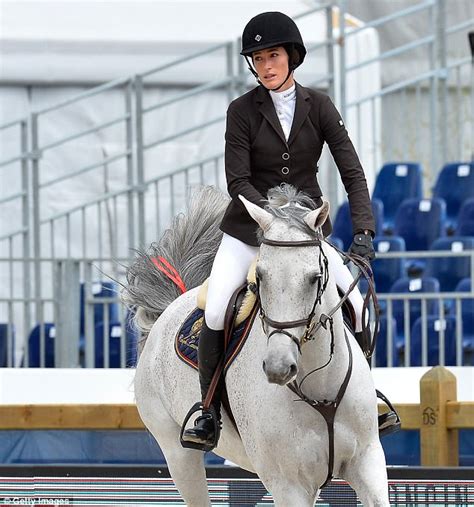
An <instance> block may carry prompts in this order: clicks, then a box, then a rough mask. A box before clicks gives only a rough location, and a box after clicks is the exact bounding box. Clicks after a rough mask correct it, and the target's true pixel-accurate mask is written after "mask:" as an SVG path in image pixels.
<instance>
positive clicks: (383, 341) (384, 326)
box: [375, 315, 397, 367]
mask: <svg viewBox="0 0 474 507" xmlns="http://www.w3.org/2000/svg"><path fill="white" fill-rule="evenodd" d="M390 327H391V328H392V340H393V341H392V344H393V347H392V349H393V350H395V339H396V337H397V321H396V320H395V319H394V318H393V317H392V319H391V326H390ZM388 329H389V326H388V318H387V316H386V315H382V316H381V317H380V329H379V334H378V336H377V345H376V347H375V365H376V366H383V367H385V366H387V341H388V339H387V337H388ZM393 357H394V359H395V354H394V356H393Z"/></svg>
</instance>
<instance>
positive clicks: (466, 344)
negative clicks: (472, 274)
mask: <svg viewBox="0 0 474 507" xmlns="http://www.w3.org/2000/svg"><path fill="white" fill-rule="evenodd" d="M456 292H471V279H470V278H464V279H463V280H461V281H460V282H459V283H458V285H457V287H456ZM461 318H462V348H463V364H464V365H470V366H474V298H472V299H463V300H462V302H461Z"/></svg>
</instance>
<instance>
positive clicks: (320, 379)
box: [298, 287, 349, 399]
mask: <svg viewBox="0 0 474 507" xmlns="http://www.w3.org/2000/svg"><path fill="white" fill-rule="evenodd" d="M336 294H337V292H336V288H335V287H334V291H331V295H332V296H333V297H329V298H325V300H324V301H323V302H322V304H321V306H319V308H320V310H321V312H320V313H319V312H318V314H319V316H320V315H322V314H326V315H329V312H330V311H331V310H332V309H333V308H334V306H336V304H337V302H338V299H337V296H336ZM319 308H318V309H319ZM319 316H316V322H317V321H318V320H319ZM332 319H333V321H332V322H333V325H332V329H333V333H334V354H333V356H332V359H331V361H330V362H329V364H328V365H327V366H325V367H324V368H322V369H321V370H318V371H316V372H314V373H312V374H310V375H309V376H308V378H307V379H306V380H305V381H304V384H303V387H302V389H303V392H304V393H305V394H306V395H307V396H309V397H312V398H314V399H333V398H334V397H335V396H336V394H337V392H338V390H339V387H340V385H341V384H342V382H343V379H344V377H345V375H346V372H347V368H348V364H349V351H348V348H347V344H346V340H345V338H344V333H345V329H344V320H343V317H342V311H341V310H338V311H337V312H336V313H335V314H334V315H333V317H332ZM331 341H332V337H331V326H330V323H329V321H328V322H327V325H326V329H324V328H323V327H321V328H320V329H319V331H318V332H317V334H316V336H315V339H314V340H311V341H309V342H308V343H307V344H306V345H304V347H303V353H302V358H301V369H300V373H299V375H298V381H301V380H302V378H303V377H304V376H305V375H307V374H308V373H310V372H311V371H313V370H315V368H319V367H321V366H324V365H325V364H326V363H327V362H328V361H329V359H330V356H331Z"/></svg>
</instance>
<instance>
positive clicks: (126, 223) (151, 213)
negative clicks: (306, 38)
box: [0, 0, 474, 366]
mask: <svg viewBox="0 0 474 507" xmlns="http://www.w3.org/2000/svg"><path fill="white" fill-rule="evenodd" d="M335 6H337V7H339V9H340V10H339V14H340V15H339V18H338V19H339V21H338V24H337V26H336V27H335V26H334V19H335V18H334V15H335V11H334V10H333V7H335ZM444 9H445V0H425V1H420V2H419V3H417V4H416V5H414V6H412V7H410V8H409V9H405V10H403V11H400V12H397V13H395V14H392V15H390V16H385V17H383V18H379V19H376V20H373V21H371V22H369V23H366V24H365V25H364V27H360V28H357V27H356V28H353V27H352V28H350V29H348V28H347V27H346V25H345V23H344V16H343V14H344V12H345V1H344V0H340V1H337V2H336V1H328V2H324V3H322V4H321V5H319V6H318V7H315V8H313V9H311V10H308V11H307V12H305V13H302V14H301V15H299V16H297V17H296V18H298V19H312V18H311V17H312V16H316V15H321V14H322V15H323V16H324V18H325V20H326V40H324V41H322V42H321V43H317V44H313V45H310V46H308V53H309V55H316V56H318V58H320V59H321V61H323V62H324V68H323V69H320V77H319V78H318V79H316V80H315V81H314V82H313V83H312V86H314V87H318V88H323V89H325V90H326V91H327V92H328V93H329V94H330V95H332V96H334V97H336V98H337V100H338V103H339V108H340V110H341V112H342V114H343V116H345V115H350V114H351V112H352V113H354V114H355V116H354V117H355V120H354V121H355V122H358V121H360V118H361V114H362V111H363V110H364V109H367V108H368V110H369V111H370V112H371V115H372V116H373V118H374V121H373V122H372V124H371V125H372V129H373V130H374V132H373V136H374V139H375V138H376V130H380V131H382V132H383V138H382V150H381V153H382V160H385V159H387V158H400V159H404V160H406V159H407V158H410V159H417V160H425V161H426V165H427V166H429V167H430V168H431V169H430V170H429V171H428V173H427V180H428V181H429V183H432V180H433V177H434V176H433V175H435V174H436V170H438V169H439V168H440V166H441V165H442V164H443V163H444V162H447V161H448V160H450V159H452V158H462V157H465V156H466V153H468V151H469V150H471V151H474V148H473V144H472V143H473V142H474V140H473V137H472V136H470V135H469V133H470V132H471V130H470V129H471V128H472V127H471V126H472V125H474V121H473V118H474V114H473V107H474V99H473V96H474V93H473V89H474V87H473V82H474V81H473V78H472V77H471V81H470V83H469V85H468V86H466V84H465V82H464V81H465V75H466V72H467V69H468V68H469V66H470V62H471V60H470V58H469V57H468V56H466V58H464V59H462V60H459V61H448V59H447V57H446V46H447V44H448V43H449V40H450V38H451V37H453V36H455V35H456V34H459V33H463V32H466V33H467V30H468V29H469V28H470V27H472V26H474V20H466V21H464V22H462V23H460V24H457V25H455V26H449V27H448V26H446V24H445V21H444V19H445V18H444V16H443V13H444ZM415 15H417V16H425V17H428V18H429V19H430V20H431V21H432V23H431V25H430V26H431V27H432V29H431V30H432V31H431V33H430V34H429V35H427V36H425V37H423V38H422V39H420V40H417V41H413V42H410V43H409V44H406V45H404V46H402V47H399V48H396V49H393V50H391V51H388V52H385V53H382V54H380V55H379V56H378V57H377V58H374V59H372V58H370V59H367V60H365V61H363V62H359V63H357V64H356V65H353V66H349V65H347V64H346V53H345V51H346V45H347V44H350V41H351V38H352V37H355V36H356V35H357V34H358V33H360V32H361V31H362V30H364V29H367V28H377V27H380V26H385V25H389V26H390V23H393V22H394V21H396V20H399V19H403V18H404V17H406V16H415ZM466 40H467V37H466ZM238 45H239V42H238V41H231V42H228V43H226V44H219V45H216V46H212V47H210V48H209V49H208V50H206V51H205V52H200V53H196V54H193V55H188V56H187V57H185V58H181V59H179V60H176V61H174V62H168V63H166V64H163V65H160V66H158V67H156V68H154V69H151V70H149V71H146V72H143V73H141V74H137V75H134V76H129V77H125V78H122V79H118V80H115V81H113V82H110V83H106V84H104V85H102V86H98V87H95V88H93V89H91V90H88V91H86V92H84V93H81V94H80V95H77V96H75V97H72V98H70V99H67V100H64V101H61V102H58V103H56V104H53V105H51V106H48V107H44V108H42V109H40V110H36V111H33V112H32V113H31V114H29V115H28V116H27V117H25V118H20V119H18V120H16V121H12V122H9V123H7V124H4V125H0V136H2V139H4V140H5V143H6V144H7V145H8V146H9V147H10V149H9V153H10V155H9V158H8V159H3V160H2V159H0V172H2V173H3V174H7V173H8V174H9V175H11V174H15V177H14V178H13V180H12V181H14V184H13V185H11V186H9V187H8V189H6V188H4V189H3V190H2V194H1V195H2V197H1V198H0V214H1V216H2V221H3V226H2V227H3V230H4V232H2V235H1V237H0V276H1V279H2V282H3V283H2V291H1V293H0V321H4V322H5V323H6V327H5V336H6V338H5V339H6V340H7V343H8V344H9V345H8V347H7V349H6V350H7V357H6V359H5V364H7V365H9V366H11V365H13V364H14V357H13V355H14V354H13V347H12V346H11V342H12V340H13V338H15V340H16V343H17V344H24V349H23V352H24V353H23V364H25V365H27V364H28V362H29V355H30V351H29V346H28V336H29V335H30V334H31V331H32V330H33V329H34V328H37V327H38V326H39V343H40V346H39V350H40V354H39V366H46V364H47V358H46V352H45V349H44V346H46V343H47V342H48V337H47V332H50V331H51V327H49V328H48V329H47V328H46V326H45V324H46V323H50V324H55V326H54V333H56V336H60V338H61V340H62V339H63V337H64V336H69V337H70V338H71V340H72V342H74V343H75V342H76V338H77V337H76V334H74V333H76V331H74V332H73V330H72V327H67V324H66V322H65V320H67V319H66V317H64V315H63V316H62V317H61V311H63V310H62V309H61V310H60V309H59V308H58V307H59V306H61V307H62V306H64V305H62V304H61V305H59V303H63V302H64V301H65V298H70V299H68V304H69V305H71V308H72V309H74V308H75V309H76V310H77V308H79V307H81V305H82V307H83V308H84V309H85V310H84V312H85V314H84V318H82V317H81V316H79V320H81V321H84V322H85V321H86V320H87V319H89V320H87V321H88V322H89V323H88V324H87V325H86V329H87V332H85V333H84V330H83V329H82V331H81V332H80V333H79V337H78V339H79V340H83V341H84V343H81V346H80V347H79V349H78V350H79V351H80V352H79V358H78V359H77V361H78V363H77V364H83V365H87V366H93V365H94V360H93V352H92V348H91V347H92V343H93V340H94V338H93V335H95V334H96V333H92V327H93V326H92V325H91V324H90V322H92V321H91V319H92V317H90V315H89V313H90V314H92V313H93V311H94V305H97V304H99V303H98V298H94V297H92V296H91V295H90V294H89V296H87V297H86V296H83V300H84V301H85V303H84V302H83V303H81V302H80V301H79V303H78V301H77V298H78V297H79V298H80V297H81V296H80V294H81V286H82V287H85V289H82V291H83V293H84V294H86V293H87V291H88V290H89V288H88V287H90V290H92V288H91V287H92V286H93V282H94V280H96V281H97V280H103V279H104V273H106V274H107V275H110V276H111V277H112V278H114V279H117V280H120V279H121V278H122V277H123V268H121V267H120V264H119V263H117V262H115V261H116V260H121V262H122V263H123V264H126V262H127V259H129V258H130V256H131V255H132V252H133V249H134V248H137V247H141V246H146V245H147V244H148V243H150V242H151V241H153V240H156V239H157V238H158V237H159V236H160V235H161V234H162V232H163V231H164V229H165V228H166V227H167V225H168V224H169V222H170V219H171V217H172V216H173V215H175V214H176V213H177V212H178V211H180V210H181V209H182V208H183V205H184V202H185V198H186V195H187V192H188V190H189V188H190V186H192V185H194V184H203V183H204V184H215V185H218V186H221V187H222V188H224V187H225V182H224V171H223V153H222V148H223V130H224V120H225V108H226V104H228V102H229V101H230V100H231V99H232V98H234V97H235V96H237V95H238V94H240V93H242V92H243V91H245V90H246V89H247V87H248V86H249V80H248V72H247V70H246V69H245V68H244V64H243V60H242V58H240V57H238V50H237V47H238ZM420 50H423V51H425V52H426V61H427V62H428V64H427V69H426V71H425V70H424V71H423V72H420V73H419V74H418V75H416V76H413V78H412V79H408V80H403V81H401V82H398V83H391V84H390V85H388V86H386V87H384V88H383V89H382V90H381V91H380V92H377V93H374V94H373V95H369V96H366V97H362V98H360V99H358V100H356V101H352V102H351V101H348V100H347V99H346V95H347V90H346V82H347V79H348V76H350V75H351V73H353V72H354V71H356V70H357V69H361V68H364V67H366V68H370V66H371V65H373V64H374V62H375V61H377V62H384V61H386V60H388V59H390V58H393V57H396V56H398V55H400V54H409V53H410V52H411V51H420ZM467 52H468V50H467V42H466V55H467ZM215 55H220V56H224V62H225V64H224V67H223V68H222V69H218V74H217V76H215V79H214V80H212V81H209V82H208V83H205V84H202V85H198V86H192V87H189V88H187V89H185V90H180V91H177V92H173V93H172V94H168V95H167V94H162V96H160V97H158V98H156V97H155V96H154V95H153V94H152V95H147V86H148V80H149V79H150V77H156V75H157V74H158V73H165V72H170V70H173V69H179V66H180V65H189V63H190V62H197V61H199V60H200V59H203V58H212V57H214V56H215ZM252 86H253V84H252ZM216 91H219V94H220V95H219V96H218V97H217V96H214V95H209V94H212V93H214V92H216ZM425 92H427V93H426V96H425ZM202 96H209V97H212V100H217V101H218V102H219V104H220V106H221V110H220V112H218V113H217V114H215V115H214V116H211V117H207V118H206V119H205V121H204V122H198V123H196V124H190V123H189V121H188V119H187V118H186V117H183V118H181V117H179V115H177V109H176V108H177V107H178V106H183V107H188V104H191V103H192V101H193V100H195V99H196V98H197V97H202ZM106 97H113V100H115V105H116V107H115V108H114V113H113V114H112V115H108V116H107V117H104V118H102V117H101V116H100V115H97V117H96V120H94V121H93V122H92V123H91V124H90V125H88V126H87V128H80V129H77V128H76V129H75V128H74V127H71V126H70V125H69V124H68V122H67V121H65V118H66V119H68V118H70V117H72V116H74V115H75V114H77V111H76V108H77V106H78V104H83V103H87V104H88V107H90V108H91V109H92V110H94V111H95V110H97V111H99V110H100V105H101V102H102V101H104V100H106ZM426 97H428V98H429V102H428V103H427V104H426V103H425V102H424V101H426V100H428V99H427V98H426ZM410 100H411V102H410ZM390 101H397V107H396V108H393V107H392V108H388V109H387V111H392V112H393V111H395V113H396V114H394V116H393V117H388V113H387V111H385V109H386V105H387V104H389V103H390ZM380 104H382V110H383V111H382V113H383V115H382V116H380V115H379V113H380ZM466 105H467V106H466ZM447 110H454V111H458V113H459V114H458V115H456V116H455V117H453V118H452V117H450V118H451V120H450V121H451V123H449V124H448V123H447V122H446V117H447V116H446V111H447ZM386 113H387V114H386ZM169 114H173V115H177V116H178V119H179V121H177V122H176V126H175V127H176V128H175V129H174V130H173V129H172V128H171V127H170V128H168V126H167V125H164V123H165V121H164V119H165V118H166V117H167V116H166V115H169ZM410 114H414V117H413V118H411V117H410ZM382 117H383V124H382V123H381V122H382ZM408 118H410V119H408ZM460 118H461V119H460ZM46 122H50V123H54V124H55V125H56V126H57V128H56V129H55V133H56V134H57V135H56V137H55V138H54V139H51V138H49V137H48V136H46V135H45V134H46V132H45V131H46V128H45V124H46ZM407 122H409V123H410V125H411V126H412V127H411V129H407V128H405V126H406V123H407ZM156 124H158V125H160V129H158V131H157V128H156ZM384 125H388V127H389V128H383V126H384ZM426 125H427V131H428V132H429V139H424V138H421V137H417V136H418V135H420V136H421V134H420V133H421V132H422V130H423V128H422V127H423V126H426ZM362 130H363V129H362V128H361V126H360V125H359V128H358V129H357V131H358V132H359V138H356V139H354V142H355V145H356V147H357V146H358V145H360V144H361V143H362V142H363V139H362V137H363V133H362ZM413 132H414V133H415V135H413ZM203 136H207V139H211V140H213V142H209V143H206V145H207V146H209V148H208V150H207V152H206V153H201V151H200V150H197V152H196V151H193V152H191V153H190V154H189V156H187V155H186V153H184V154H183V156H182V157H179V158H178V162H176V163H175V164H174V165H170V166H169V167H167V166H165V168H164V170H160V171H157V170H156V168H155V167H154V163H155V162H153V161H154V160H156V157H158V158H160V157H163V153H165V152H166V149H167V148H168V147H169V146H170V144H172V143H176V142H178V141H179V143H182V144H180V145H179V146H182V145H185V144H186V143H187V142H188V140H191V141H193V140H195V139H196V138H197V137H203ZM97 139H99V140H100V141H101V142H100V143H98V142H97ZM111 140H112V141H111ZM424 141H426V142H424ZM425 145H426V146H428V147H429V148H427V149H428V152H429V155H428V158H427V156H426V149H425V150H424V151H423V148H422V147H423V146H425ZM92 147H93V149H92ZM160 150H161V151H160ZM78 152H80V153H81V155H83V156H81V157H80V159H81V162H82V161H86V162H84V163H78V162H77V160H76V159H78V158H79V157H76V155H77V153H78ZM373 153H374V154H375V153H377V151H376V150H374V151H373ZM156 154H158V155H156ZM152 155H154V156H155V158H152ZM374 156H375V155H374ZM382 160H375V161H374V164H375V165H377V166H380V164H381V163H382ZM58 161H61V162H58ZM64 161H66V162H64ZM52 165H54V166H55V167H56V168H57V167H58V165H60V167H61V171H60V172H59V174H58V175H55V176H54V177H51V176H50V174H49V171H48V168H49V167H51V166H52ZM112 174H113V175H114V178H112V177H111V175H112ZM331 178H332V179H330V180H329V184H328V186H327V189H326V190H327V193H328V196H329V197H330V199H331V201H332V202H333V203H337V202H338V197H337V196H338V195H339V194H340V182H339V181H338V178H337V177H336V176H334V175H332V176H331ZM85 182H88V183H89V186H91V185H90V182H92V187H93V191H92V192H88V193H87V195H86V196H85V197H82V196H79V194H81V192H77V195H78V197H75V198H74V200H73V202H64V197H62V196H63V195H64V190H65V189H69V191H70V192H71V194H72V193H74V191H75V190H76V189H77V190H81V188H82V186H83V185H84V184H85ZM45 204H48V207H46V206H45ZM334 208H335V206H334ZM45 210H47V212H46V211H45ZM77 263H78V264H77ZM95 269H96V271H95V272H94V270H95ZM78 277H79V278H78ZM78 280H79V282H78ZM72 283H74V284H75V286H77V284H78V283H79V285H78V287H79V288H78V290H76V289H74V291H71V293H72V292H74V294H75V295H70V294H69V295H68V294H67V290H65V289H64V288H65V287H67V286H68V285H69V284H72ZM81 284H83V285H81ZM76 288H77V287H76ZM78 294H79V296H78ZM99 299H100V298H99ZM388 302H389V304H388V307H390V297H389V298H388ZM76 303H78V304H76ZM109 303H111V302H110V301H109V302H108V303H107V304H109ZM103 304H104V305H105V308H108V306H107V305H106V303H105V302H103ZM71 311H73V310H71ZM74 311H75V310H74ZM107 312H108V310H104V311H103V318H104V319H105V320H106V322H103V329H104V331H103V335H104V340H103V350H104V351H106V349H107V347H108V346H109V339H110V338H105V337H106V336H108V334H109V332H108V330H106V327H108V324H110V322H111V319H110V316H108V317H107ZM124 316H125V312H122V314H121V316H120V319H119V320H120V322H121V324H120V325H121V326H122V331H124V330H125V326H126V324H125V323H124V319H123V318H122V317H124ZM67 318H72V319H73V320H74V322H76V323H77V320H78V317H77V316H75V315H70V316H68V317H67ZM61 319H64V323H62V324H61V323H60V321H61ZM75 325H76V324H74V326H75ZM84 325H85V324H84ZM74 329H75V327H74ZM125 331H126V330H125ZM125 331H124V333H123V340H124V343H121V344H120V347H121V349H120V350H122V351H123V347H126V343H125V340H126V332H125ZM425 334H426V333H425ZM81 335H82V336H81ZM53 338H54V337H53ZM408 340H409V339H408ZM59 341H60V340H56V341H55V343H58V342H59ZM106 342H107V343H106ZM17 348H18V347H17ZM56 348H57V355H56V358H57V362H56V365H58V364H66V363H68V362H71V361H72V362H71V365H72V363H73V362H77V361H76V359H74V360H72V359H71V357H72V356H74V357H75V354H76V352H75V350H76V349H75V348H74V351H71V350H69V352H68V350H61V346H60V345H56ZM18 350H19V349H18ZM18 350H17V351H18ZM81 354H82V356H81ZM104 357H105V356H104ZM107 357H108V355H107ZM107 361H108V359H104V366H107V364H106V363H107ZM16 362H17V364H18V362H19V359H18V358H17V361H16ZM126 362H127V358H126V356H125V355H124V354H122V355H121V356H120V365H121V366H124V365H125V364H126Z"/></svg>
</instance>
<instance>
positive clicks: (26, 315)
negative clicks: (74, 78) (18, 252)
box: [21, 121, 31, 362]
mask: <svg viewBox="0 0 474 507" xmlns="http://www.w3.org/2000/svg"><path fill="white" fill-rule="evenodd" d="M21 153H22V156H23V159H22V161H21V190H22V192H23V197H22V200H21V210H22V224H23V231H24V232H23V259H25V260H24V261H23V298H24V300H25V302H24V307H23V333H24V336H25V362H27V361H28V359H27V357H28V334H29V329H30V327H31V304H30V298H31V285H30V282H31V279H30V271H31V267H30V261H29V260H26V259H29V258H30V256H31V251H30V241H31V228H30V200H31V193H30V179H29V168H28V166H29V160H28V158H27V155H28V125H27V122H26V121H22V122H21Z"/></svg>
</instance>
